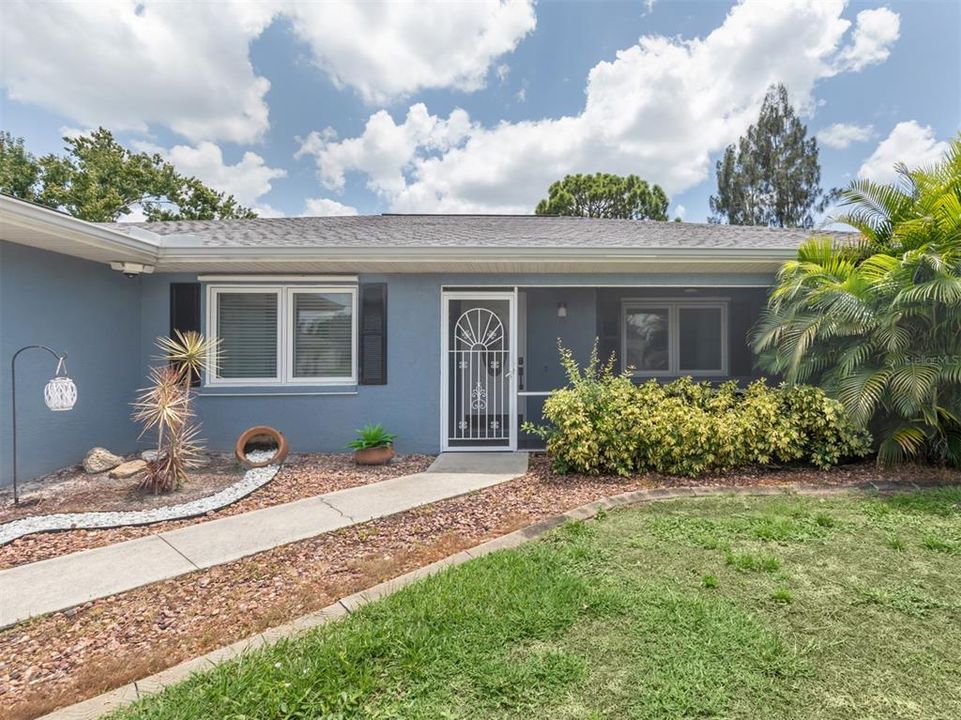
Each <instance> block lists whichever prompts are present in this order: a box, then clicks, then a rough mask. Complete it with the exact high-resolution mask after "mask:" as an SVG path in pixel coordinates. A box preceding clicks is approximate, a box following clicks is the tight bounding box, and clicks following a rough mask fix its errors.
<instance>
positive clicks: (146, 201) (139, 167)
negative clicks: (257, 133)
mask: <svg viewBox="0 0 961 720" xmlns="http://www.w3.org/2000/svg"><path fill="white" fill-rule="evenodd" d="M64 142H65V143H66V146H65V148H64V150H65V151H66V153H65V154H64V155H55V154H52V153H51V154H49V155H44V156H43V157H40V158H37V157H35V156H34V155H32V154H31V153H30V152H28V151H27V150H26V148H25V147H24V141H23V138H14V137H13V136H12V135H10V133H7V132H3V133H0V192H5V193H7V194H9V195H13V196H14V197H18V198H21V199H23V200H29V201H31V202H35V203H39V204H40V205H46V206H47V207H51V208H55V209H57V210H63V211H65V212H68V213H70V214H71V215H73V216H74V217H78V218H81V219H83V220H90V221H92V222H113V221H116V220H118V219H120V218H121V217H123V216H124V215H128V214H130V213H131V212H132V211H133V210H134V209H135V208H136V207H140V208H142V210H143V212H144V214H145V215H146V217H147V220H151V221H153V220H213V219H226V218H250V217H256V216H257V215H256V213H254V212H253V211H252V210H250V209H249V208H246V207H243V206H241V205H239V204H238V203H237V200H236V199H235V198H234V197H233V195H227V194H226V193H222V192H217V191H216V190H213V189H212V188H210V187H208V186H207V185H204V184H203V183H202V182H201V181H200V180H198V179H197V178H195V177H187V176H184V175H181V174H180V173H178V172H177V170H176V169H175V168H174V166H173V165H172V164H170V163H169V162H167V161H166V160H164V159H163V158H162V157H161V156H160V155H159V154H157V153H153V154H148V153H133V152H131V151H130V150H128V149H127V148H125V147H123V146H122V145H121V144H120V143H118V142H117V141H116V140H115V139H114V137H113V135H112V134H111V133H110V131H109V130H106V129H104V128H99V129H97V130H95V131H93V132H92V133H90V134H89V135H80V136H77V137H65V138H64Z"/></svg>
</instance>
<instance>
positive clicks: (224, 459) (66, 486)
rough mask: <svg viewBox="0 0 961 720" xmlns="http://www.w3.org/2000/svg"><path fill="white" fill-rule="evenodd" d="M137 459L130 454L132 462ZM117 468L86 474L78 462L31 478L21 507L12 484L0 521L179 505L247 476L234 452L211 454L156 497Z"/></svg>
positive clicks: (2, 500) (3, 493)
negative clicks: (172, 488)
mask: <svg viewBox="0 0 961 720" xmlns="http://www.w3.org/2000/svg"><path fill="white" fill-rule="evenodd" d="M139 457H140V456H139V455H131V456H130V458H132V459H133V460H136V459H139ZM113 469H115V468H113ZM113 469H111V470H104V471H103V472H99V473H87V472H84V469H83V467H81V466H79V465H78V466H76V467H69V468H63V469H62V470H58V471H57V472H55V473H51V474H50V475H47V476H45V477H42V478H37V479H35V480H31V481H29V482H27V483H24V484H23V486H22V487H21V489H20V504H19V505H14V504H13V493H12V488H10V487H9V486H7V487H4V488H0V523H3V522H8V521H10V520H16V519H18V518H23V517H33V516H37V515H53V514H57V513H82V512H130V511H134V510H152V509H155V508H162V507H166V506H168V505H180V504H182V503H186V502H191V501H193V500H198V499H200V498H202V497H206V496H208V495H213V494H214V493H217V492H220V491H221V490H223V489H224V488H226V487H228V486H230V485H233V484H234V483H235V482H237V481H238V480H240V479H241V478H242V477H243V476H244V468H242V467H241V466H240V464H239V463H238V462H237V461H236V460H235V459H234V457H233V455H229V456H228V455H220V454H211V455H207V456H205V457H204V465H203V467H200V468H197V469H195V470H193V471H192V472H191V475H190V482H189V483H188V484H186V485H185V486H184V487H182V488H180V489H179V490H176V491H175V492H172V493H165V494H163V495H157V494H154V493H152V492H150V491H149V490H146V489H143V488H141V487H140V477H127V478H120V477H111V476H110V473H111V472H112V471H113Z"/></svg>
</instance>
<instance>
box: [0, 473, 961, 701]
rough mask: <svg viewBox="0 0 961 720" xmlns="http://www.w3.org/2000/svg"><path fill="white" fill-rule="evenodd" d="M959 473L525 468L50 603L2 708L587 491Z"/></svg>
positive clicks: (115, 680) (176, 654) (371, 577)
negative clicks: (624, 474) (117, 591)
mask: <svg viewBox="0 0 961 720" xmlns="http://www.w3.org/2000/svg"><path fill="white" fill-rule="evenodd" d="M875 480H882V481H888V482H903V483H905V484H909V483H910V482H917V483H921V484H937V483H959V482H961V473H959V472H953V471H942V470H935V469H931V468H906V469H902V470H900V471H878V470H877V469H876V468H875V467H874V466H873V465H871V464H870V463H864V464H858V465H853V466H848V467H845V468H840V469H837V470H833V471H830V472H818V471H796V470H788V471H782V472H770V471H768V472H754V471H751V472H747V473H739V474H732V475H727V476H724V477H715V478H707V479H703V480H701V481H699V482H693V481H690V480H686V479H681V480H678V479H674V478H663V477H659V476H654V475H645V476H640V477H634V478H605V477H598V478H591V477H582V476H569V477H566V478H558V477H557V476H555V475H553V474H552V473H551V472H550V470H549V468H548V467H547V465H546V463H545V462H544V461H543V460H542V459H534V461H533V462H532V467H531V472H529V473H528V474H527V475H525V476H524V477H522V478H519V479H517V480H514V481H511V482H508V483H504V484H502V485H498V486H495V487H492V488H487V489H485V490H481V491H479V492H476V493H473V494H471V495H467V496H464V497H460V498H454V499H451V500H445V501H442V502H439V503H434V504H433V505H428V506H425V507H422V508H418V509H416V510H412V511H409V512H406V513H403V514H400V515H395V516H392V517H388V518H382V519H379V520H374V521H371V522H368V523H363V524H361V525H356V526H354V527H351V528H346V529H344V530H341V531H338V532H335V533H331V534H327V535H322V536H319V537H317V538H313V539H310V540H305V541H302V542H298V543H294V544H291V545H287V546H284V547H280V548H275V549H273V550H270V551H267V552H264V553H261V554H259V555H256V556H253V557H250V558H246V559H243V560H239V561H237V562H234V563H230V564H228V565H222V566H219V567H215V568H211V569H209V570H204V571H199V572H196V573H193V574H191V575H186V576H182V577H179V578H176V579H173V580H169V581H165V582H161V583H157V584H155V585H151V586H148V587H144V588H139V589H136V590H132V591H130V592H127V593H123V594H121V595H116V596H113V597H109V598H104V599H102V600H98V601H96V602H93V603H88V604H87V605H84V606H83V607H80V608H75V609H73V610H69V611H66V612H60V613H54V614H51V615H49V616H46V617H43V618H39V619H36V620H33V621H30V622H28V623H24V624H22V625H20V626H14V627H12V628H9V629H7V630H5V631H3V632H2V633H0V715H2V716H3V717H5V718H10V719H11V720H16V719H18V718H31V717H36V716H37V715H40V714H42V713H44V712H47V711H49V710H51V709H53V708H55V707H59V706H63V705H67V704H70V703H72V702H76V701H78V700H81V699H83V698H86V697H91V696H93V695H96V694H98V693H101V692H104V691H106V690H108V689H110V688H112V687H117V686H120V685H123V684H125V683H127V682H129V681H131V680H133V679H137V678H140V677H144V676H146V675H149V674H151V673H154V672H157V671H159V670H161V669H163V668H165V667H169V666H171V665H173V664H176V663H177V662H180V661H182V660H185V659H187V658H190V657H194V656H196V655H200V654H202V653H204V652H207V651H209V650H211V649H213V648H216V647H219V646H221V645H224V644H227V643H229V642H232V641H234V640H237V639H240V638H242V637H246V636H248V635H251V634H253V633H255V632H258V631H260V630H263V629H265V628H267V627H271V626H274V625H278V624H281V623H283V622H286V621H288V620H291V619H293V618H296V617H299V616H301V615H303V614H305V613H308V612H311V611H313V610H317V609H319V608H322V607H324V606H326V605H328V604H330V603H331V602H333V601H334V600H335V599H337V598H338V597H343V596H345V595H348V594H350V593H353V592H356V591H358V590H361V589H364V588H366V587H370V586H372V585H374V584H376V583H378V582H382V581H383V580H386V579H389V578H392V577H396V576H398V575H401V574H403V573H405V572H407V571H409V570H412V569H414V568H416V567H419V566H421V565H425V564H428V563H430V562H433V561H435V560H438V559H440V558H442V557H446V556H447V555H450V554H452V553H454V552H457V551H459V550H462V549H464V548H466V547H470V546H472V545H475V544H477V543H479V542H482V541H484V540H486V539H490V538H493V537H497V536H499V535H502V534H505V533H507V532H511V531H512V530H516V529H518V528H520V527H524V526H526V525H529V524H531V523H533V522H536V521H537V520H539V519H542V518H544V517H549V516H552V515H555V514H557V513H560V512H563V511H565V510H568V509H571V508H574V507H577V506H579V505H582V504H584V503H587V502H590V501H592V500H596V499H600V498H602V497H607V496H610V495H616V494H619V493H623V492H628V491H630V490H636V489H641V488H650V487H655V486H672V485H692V484H693V485H702V486H712V485H731V486H742V485H750V484H755V485H757V484H761V485H774V484H788V483H804V484H812V485H849V484H859V483H867V482H869V481H875Z"/></svg>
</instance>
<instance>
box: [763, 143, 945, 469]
mask: <svg viewBox="0 0 961 720" xmlns="http://www.w3.org/2000/svg"><path fill="white" fill-rule="evenodd" d="M897 171H898V180H897V182H895V183H893V184H890V185H881V184H878V183H874V182H870V181H867V180H861V181H857V182H854V183H852V184H851V186H850V187H849V188H848V189H847V190H844V191H842V193H841V198H842V206H843V207H845V208H846V209H847V211H846V212H845V213H843V214H841V215H839V216H837V217H836V218H834V219H835V220H837V221H838V222H842V223H846V224H848V225H851V226H852V227H854V228H855V229H857V230H858V231H859V232H860V239H859V241H858V242H856V243H846V244H843V243H838V242H836V241H833V240H832V239H830V238H827V239H825V238H818V239H814V240H811V241H809V242H807V243H805V244H804V245H803V246H802V247H801V248H800V249H799V251H798V256H797V259H796V260H792V261H790V262H787V263H785V264H784V266H783V267H782V268H781V271H780V272H779V274H778V279H777V283H776V285H775V287H774V290H773V291H772V293H771V296H770V298H769V300H768V307H767V309H766V310H765V312H764V313H763V314H762V317H761V319H760V321H759V323H758V325H757V327H756V328H755V334H754V339H753V344H754V349H755V352H757V354H758V361H759V364H760V365H761V366H762V367H763V368H765V369H766V370H768V371H772V372H775V373H779V374H782V375H783V376H784V378H785V380H786V381H787V382H789V383H804V382H811V383H817V384H820V385H821V386H822V387H824V389H825V390H827V391H828V392H829V393H831V394H833V395H834V396H835V397H837V398H838V399H839V400H840V401H841V402H842V403H843V404H844V406H845V407H846V408H847V410H848V412H849V413H850V414H851V416H852V417H853V418H854V419H855V420H857V421H859V422H860V423H862V424H864V425H871V426H872V427H873V428H874V429H875V431H876V433H877V435H878V437H879V439H880V443H879V447H878V461H879V462H880V463H882V464H890V463H894V462H899V461H903V460H906V459H909V458H917V459H926V460H929V461H941V462H948V463H950V464H952V465H956V466H961V135H959V136H958V137H956V138H955V139H954V140H953V141H952V143H951V145H950V147H949V150H948V152H947V153H946V155H945V157H944V158H943V160H942V161H941V162H939V163H937V164H936V165H934V166H933V167H930V168H925V169H919V170H908V168H907V167H905V166H904V165H899V166H898V167H897Z"/></svg>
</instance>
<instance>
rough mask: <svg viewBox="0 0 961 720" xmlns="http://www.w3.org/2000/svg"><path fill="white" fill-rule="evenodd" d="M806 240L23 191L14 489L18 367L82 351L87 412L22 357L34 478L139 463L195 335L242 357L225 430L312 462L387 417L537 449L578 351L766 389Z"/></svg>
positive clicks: (16, 211) (46, 365) (12, 290)
mask: <svg viewBox="0 0 961 720" xmlns="http://www.w3.org/2000/svg"><path fill="white" fill-rule="evenodd" d="M807 235H808V232H807V231H803V230H780V229H770V228H762V227H736V226H727V225H707V224H694V223H667V222H651V221H630V220H596V219H587V218H566V217H536V216H489V215H454V216H452V215H378V216H366V217H364V216H359V217H301V218H277V219H273V218H271V219H255V220H232V221H184V222H169V223H152V224H109V225H108V224H93V223H88V222H84V221H81V220H77V219H75V218H72V217H70V216H67V215H65V214H63V213H59V212H56V211H52V210H49V209H47V208H43V207H39V206H36V205H32V204H30V203H25V202H22V201H19V200H16V199H14V198H10V197H6V196H0V381H2V382H0V477H2V482H3V483H4V484H5V483H9V482H10V479H11V478H10V476H11V438H10V417H11V406H10V395H11V388H10V375H9V363H10V358H11V356H12V355H13V353H14V352H15V351H16V350H17V348H19V347H21V346H23V345H27V344H34V343H43V344H46V345H50V346H51V347H53V348H56V349H58V350H62V351H65V352H67V353H68V354H69V358H68V371H69V373H70V375H71V376H72V377H73V378H74V380H75V381H76V384H77V387H78V389H79V399H78V401H77V404H76V407H75V409H74V410H73V411H72V412H69V413H51V412H48V411H47V410H46V408H45V407H44V405H43V401H42V398H41V388H42V387H43V384H44V383H45V382H46V380H47V379H49V377H50V376H51V374H52V372H53V365H52V363H51V358H50V357H49V356H46V355H43V354H37V355H32V356H26V355H25V356H24V357H23V359H22V360H21V361H20V363H18V377H17V384H18V398H17V399H18V413H19V422H18V428H19V445H20V472H21V476H22V477H30V476H34V475H38V474H40V473H44V472H48V471H51V470H53V469H56V468H58V467H62V466H65V465H69V464H74V463H76V462H78V461H79V459H80V458H81V457H82V455H83V453H84V452H85V451H86V450H87V449H89V448H90V447H91V446H94V445H103V446H106V447H109V448H111V449H114V450H116V451H131V450H133V449H136V447H137V446H138V439H137V434H138V428H137V427H136V426H135V425H134V423H133V422H131V420H130V402H131V400H132V399H133V398H134V396H135V394H136V391H137V389H138V388H140V387H142V386H143V385H144V384H145V377H146V373H147V369H148V367H149V366H150V364H151V362H154V361H155V360H156V359H155V357H154V355H155V352H156V350H155V347H154V340H155V338H157V336H160V335H167V334H169V333H170V332H172V330H173V329H178V328H179V329H183V330H200V331H202V332H204V333H206V334H207V335H210V336H213V337H217V338H219V339H220V341H221V346H222V359H221V362H220V366H219V368H218V370H217V372H215V373H212V374H210V375H209V376H208V377H205V378H203V380H202V383H201V384H200V386H199V387H198V388H197V391H198V396H199V397H198V400H197V407H198V412H199V416H200V419H201V421H202V423H203V434H204V436H205V437H206V439H207V442H208V445H209V446H210V448H211V449H214V450H227V449H229V448H230V447H232V445H233V443H234V441H235V439H236V438H237V436H238V435H239V434H240V433H241V432H242V431H243V430H244V429H246V428H247V427H249V426H251V425H259V424H266V425H272V426H275V427H277V428H278V429H280V430H281V431H282V432H283V433H284V434H285V435H286V436H287V438H288V440H289V442H290V445H291V448H292V449H293V451H295V452H297V451H312V450H313V451H320V450H341V449H343V447H344V444H345V442H346V441H347V440H348V439H349V438H350V437H351V436H352V434H353V431H354V429H355V428H357V427H360V426H361V425H363V424H364V423H367V422H376V423H383V424H384V425H385V426H386V427H387V428H388V429H390V430H392V431H394V432H396V433H398V434H399V436H400V437H399V440H398V442H397V445H398V449H399V450H400V451H402V452H410V451H418V452H437V451H440V450H457V449H490V450H505V449H516V448H524V447H529V446H530V443H531V442H532V439H531V438H529V437H526V436H525V435H524V433H523V432H522V431H521V430H520V429H519V425H520V423H521V422H522V421H523V420H525V419H533V420H537V419H538V418H539V417H540V408H541V405H542V403H543V401H544V398H545V397H546V396H547V394H548V393H549V392H550V391H551V390H552V389H554V388H556V387H558V386H561V385H563V383H564V378H563V374H562V372H561V368H560V366H559V363H558V357H557V342H558V339H559V340H560V342H562V343H563V344H564V345H566V346H567V347H570V348H571V349H572V350H573V351H574V352H575V354H576V355H577V356H578V357H580V358H582V359H583V358H585V357H586V356H587V355H588V353H589V352H590V348H591V346H592V345H593V343H594V342H595V338H596V339H597V342H598V343H599V347H600V350H601V352H602V353H603V354H605V355H607V354H609V353H611V352H614V353H616V355H617V358H618V360H619V362H621V363H624V364H625V366H628V365H629V366H632V367H634V368H635V373H636V374H637V376H638V377H639V378H645V377H658V378H671V377H676V376H679V375H693V376H695V377H699V378H709V379H716V380H719V379H725V378H737V379H741V380H748V379H750V378H752V377H754V376H755V369H754V365H753V359H752V355H751V352H750V350H749V348H748V346H747V342H746V334H747V333H748V330H749V329H750V327H751V326H752V325H753V324H754V322H755V321H756V319H757V317H758V314H759V313H760V311H761V308H762V307H763V304H764V301H765V297H766V294H767V290H768V288H769V286H770V284H771V282H772V280H773V278H774V274H775V272H776V271H777V269H778V267H779V266H780V264H781V263H782V262H783V261H784V260H785V259H787V258H789V257H792V256H793V255H794V254H795V251H796V249H797V247H798V245H799V244H800V243H801V242H802V241H803V240H804V239H805V238H806V237H807Z"/></svg>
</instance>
